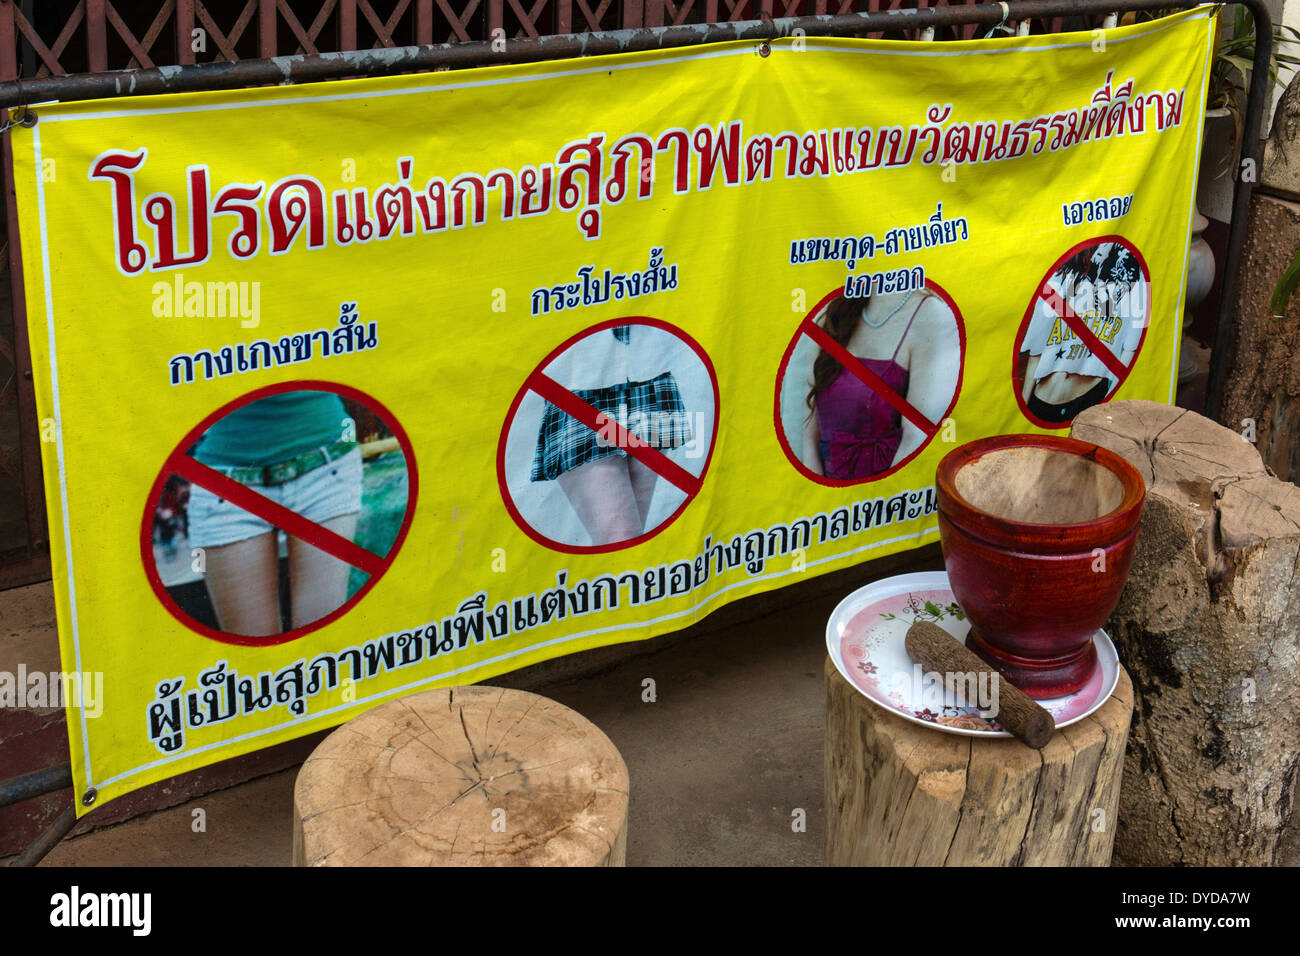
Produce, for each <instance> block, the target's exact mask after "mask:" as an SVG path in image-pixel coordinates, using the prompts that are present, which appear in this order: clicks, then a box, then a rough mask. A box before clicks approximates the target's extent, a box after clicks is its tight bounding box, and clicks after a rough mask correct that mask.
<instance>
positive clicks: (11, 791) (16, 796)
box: [0, 763, 72, 807]
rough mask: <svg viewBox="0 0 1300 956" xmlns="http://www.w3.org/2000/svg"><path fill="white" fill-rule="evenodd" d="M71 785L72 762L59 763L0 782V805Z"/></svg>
mask: <svg viewBox="0 0 1300 956" xmlns="http://www.w3.org/2000/svg"><path fill="white" fill-rule="evenodd" d="M70 786H72V764H69V763H65V764H60V765H59V766H57V767H49V768H47V769H45V770H37V771H36V772H35V773H28V774H24V775H23V776H21V777H14V778H13V779H12V780H6V781H5V782H4V783H0V807H7V806H9V805H10V804H14V803H22V802H23V801H24V800H31V799H32V798H33V797H39V796H43V795H44V794H47V793H54V792H55V791H56V790H62V789H63V788H64V787H70Z"/></svg>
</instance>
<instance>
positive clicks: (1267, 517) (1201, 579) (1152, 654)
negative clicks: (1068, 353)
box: [1071, 401, 1300, 866]
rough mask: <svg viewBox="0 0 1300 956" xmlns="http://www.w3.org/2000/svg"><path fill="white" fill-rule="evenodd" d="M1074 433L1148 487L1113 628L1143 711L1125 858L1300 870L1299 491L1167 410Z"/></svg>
mask: <svg viewBox="0 0 1300 956" xmlns="http://www.w3.org/2000/svg"><path fill="white" fill-rule="evenodd" d="M1071 434H1072V435H1073V436H1074V437H1075V438H1080V439H1083V440H1084V441H1089V442H1094V443H1096V444H1098V445H1101V446H1103V447H1106V448H1109V449H1111V450H1112V451H1115V452H1117V453H1118V454H1120V455H1123V456H1124V457H1125V458H1127V459H1128V460H1129V461H1130V462H1131V463H1132V464H1133V465H1135V466H1136V467H1137V468H1138V470H1139V471H1141V472H1142V476H1143V478H1145V479H1146V482H1147V498H1146V504H1145V506H1144V509H1143V514H1142V528H1141V531H1140V532H1139V535H1138V541H1137V547H1136V549H1135V553H1134V557H1133V566H1132V569H1131V570H1130V572H1129V578H1128V583H1127V585H1126V587H1125V590H1124V594H1123V596H1122V597H1121V598H1120V602H1119V605H1118V606H1117V607H1116V609H1115V611H1114V613H1113V614H1112V615H1111V618H1110V621H1109V622H1108V623H1107V625H1106V627H1107V631H1108V632H1109V633H1110V635H1111V637H1112V638H1113V639H1114V640H1115V643H1116V646H1117V648H1118V650H1119V655H1120V660H1121V661H1122V662H1123V663H1124V665H1125V666H1126V667H1127V668H1128V670H1129V672H1130V673H1131V674H1132V676H1133V684H1134V695H1135V704H1136V709H1135V714H1134V718H1133V730H1132V734H1131V737H1130V743H1129V753H1128V758H1127V761H1126V765H1125V771H1124V787H1123V791H1122V798H1121V806H1120V826H1119V831H1118V833H1117V835H1116V845H1115V857H1116V861H1117V862H1121V863H1128V864H1139V865H1176V864H1188V865H1196V866H1206V865H1236V864H1296V863H1300V815H1297V813H1296V810H1295V805H1296V799H1297V796H1298V794H1297V772H1298V771H1300V745H1298V742H1300V648H1298V647H1297V643H1298V639H1300V595H1297V585H1298V584H1300V579H1298V578H1297V571H1298V570H1300V488H1296V486H1295V485H1292V484H1290V483H1288V482H1285V481H1280V480H1278V479H1277V478H1275V477H1273V475H1271V474H1270V473H1269V471H1268V470H1267V469H1266V468H1265V466H1264V464H1263V462H1262V461H1261V459H1260V456H1259V453H1258V452H1257V451H1256V450H1255V448H1254V447H1253V446H1252V445H1251V444H1250V443H1249V442H1247V441H1245V440H1243V438H1242V436H1241V435H1240V434H1238V433H1237V432H1234V431H1232V430H1230V429H1227V428H1224V427H1222V426H1220V425H1217V424H1215V423H1214V422H1211V421H1210V420H1208V419H1206V418H1204V417H1202V416H1200V415H1197V414H1196V413H1194V412H1189V411H1185V410H1183V409H1179V408H1171V407H1169V406H1167V405H1160V404H1157V403H1154V402H1141V401H1122V402H1112V403H1109V404H1104V405H1097V406H1095V407H1093V408H1090V409H1088V410H1087V411H1085V412H1083V413H1082V414H1080V415H1079V416H1078V417H1077V418H1076V419H1075V420H1074V425H1073V428H1072V429H1071Z"/></svg>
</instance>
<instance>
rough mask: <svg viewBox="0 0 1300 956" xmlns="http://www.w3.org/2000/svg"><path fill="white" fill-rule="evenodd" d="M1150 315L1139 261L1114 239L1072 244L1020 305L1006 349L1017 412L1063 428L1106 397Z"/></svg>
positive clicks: (1130, 361)
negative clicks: (1010, 348)
mask: <svg viewBox="0 0 1300 956" xmlns="http://www.w3.org/2000/svg"><path fill="white" fill-rule="evenodd" d="M1150 320H1151V274H1150V271H1149V270H1148V269H1147V264H1146V260H1145V259H1143V258H1142V254H1141V253H1140V252H1138V250H1137V249H1136V248H1135V247H1134V246H1133V244H1132V243H1131V242H1129V241H1128V240H1127V239H1125V238H1123V237H1121V236H1100V237H1098V238H1095V239H1089V240H1087V241H1085V242H1081V243H1079V244H1078V245H1076V246H1074V247H1073V248H1072V249H1070V250H1069V251H1068V252H1066V253H1065V254H1064V255H1063V256H1061V257H1060V258H1059V259H1057V260H1056V262H1055V263H1053V265H1052V267H1051V268H1050V269H1049V270H1048V271H1047V275H1046V277H1045V278H1044V279H1043V281H1042V282H1041V283H1040V284H1039V286H1038V288H1037V289H1036V290H1035V292H1034V296H1033V298H1032V299H1031V300H1030V302H1029V306H1028V308H1026V310H1025V316H1024V319H1023V320H1022V322H1021V323H1020V330H1019V332H1018V333H1017V335H1016V344H1015V350H1014V352H1013V353H1012V366H1011V373H1012V384H1013V387H1014V390H1015V395H1016V401H1017V402H1018V403H1019V405H1020V411H1021V412H1022V413H1023V414H1024V416H1025V417H1026V418H1027V419H1029V421H1031V422H1033V423H1034V424H1035V425H1038V426H1040V427H1042V428H1064V427H1067V426H1068V425H1069V424H1070V423H1071V422H1072V421H1073V420H1074V417H1075V416H1076V415H1078V414H1079V413H1080V412H1081V411H1083V410H1084V409H1085V408H1091V407H1092V406H1093V405H1098V404H1100V403H1102V402H1106V401H1109V400H1110V399H1111V397H1112V396H1113V395H1114V394H1115V392H1116V391H1118V389H1119V387H1120V386H1121V385H1123V384H1124V381H1125V379H1127V378H1128V376H1129V374H1130V373H1131V372H1132V370H1133V366H1134V364H1135V363H1136V361H1137V356H1138V353H1139V352H1140V351H1141V350H1142V343H1143V342H1144V341H1145V340H1146V330H1147V326H1148V325H1149V324H1150Z"/></svg>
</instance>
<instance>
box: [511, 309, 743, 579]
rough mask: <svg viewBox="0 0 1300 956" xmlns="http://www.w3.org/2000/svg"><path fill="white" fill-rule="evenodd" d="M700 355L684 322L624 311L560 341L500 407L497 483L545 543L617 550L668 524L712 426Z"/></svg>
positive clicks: (703, 459) (527, 528)
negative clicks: (503, 416) (503, 410)
mask: <svg viewBox="0 0 1300 956" xmlns="http://www.w3.org/2000/svg"><path fill="white" fill-rule="evenodd" d="M717 412H718V382H717V376H716V375H715V373H714V370H713V364H712V362H711V361H710V360H709V357H708V355H707V354H706V353H705V352H704V350H703V349H702V348H701V347H700V345H699V343H697V342H696V341H695V340H694V339H692V338H691V337H690V336H689V335H687V334H686V333H685V332H683V331H682V330H681V329H678V328H676V327H675V326H672V325H670V324H668V323H667V322H663V321H660V320H658V319H652V318H645V317H640V316H637V317H625V318H619V319H611V320H609V321H606V322H601V323H600V324H598V325H594V326H592V327H590V328H588V329H585V330H584V331H582V332H579V333H578V334H577V335H575V336H573V337H571V338H569V339H568V340H566V341H565V342H563V343H562V344H561V345H560V346H559V347H558V348H556V349H555V350H554V351H552V352H551V353H550V354H549V355H547V356H546V358H545V359H543V360H542V362H541V364H540V365H539V366H538V367H537V368H536V369H535V370H534V371H533V372H532V373H531V374H530V375H528V376H527V378H526V379H525V381H524V384H523V386H522V388H520V390H519V392H518V393H517V394H516V395H515V398H514V401H513V402H512V403H511V405H510V409H509V411H508V412H507V414H506V420H505V424H504V426H503V427H502V430H501V439H500V442H499V444H498V448H497V480H498V484H499V485H500V488H501V497H502V500H503V501H504V503H505V506H506V510H507V511H509V513H510V516H511V517H512V518H513V519H514V521H515V523H516V524H518V525H519V527H520V529H521V530H523V531H524V533H525V534H527V535H528V536H529V537H530V538H532V539H533V540H534V541H536V542H537V543H539V544H541V545H543V546H544V547H547V548H550V549H552V550H556V551H563V552H567V553H571V554H591V553H600V552H608V551H615V550H619V549H621V548H627V547H631V546H633V545H635V544H639V543H641V542H643V541H646V540H648V539H650V538H652V537H653V536H655V535H656V534H658V533H659V532H661V531H662V530H663V529H664V528H666V527H668V525H670V524H671V523H672V522H673V521H675V520H676V519H677V517H678V516H679V515H680V514H681V513H682V511H684V510H685V508H686V506H687V505H688V504H690V502H691V500H693V499H694V497H695V496H696V494H698V493H699V490H700V487H701V485H702V484H703V481H704V476H705V473H706V472H707V471H708V467H709V462H710V461H711V459H712V456H713V447H714V443H715V440H716V438H717V428H718V420H717V419H718V415H717Z"/></svg>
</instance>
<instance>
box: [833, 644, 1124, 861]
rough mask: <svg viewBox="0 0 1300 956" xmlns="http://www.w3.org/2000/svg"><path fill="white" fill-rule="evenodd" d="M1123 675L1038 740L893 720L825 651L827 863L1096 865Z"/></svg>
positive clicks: (1105, 857) (1114, 769)
mask: <svg viewBox="0 0 1300 956" xmlns="http://www.w3.org/2000/svg"><path fill="white" fill-rule="evenodd" d="M1132 693H1133V690H1132V685H1131V684H1130V683H1129V679H1128V675H1127V674H1125V673H1124V672H1123V670H1121V671H1120V678H1119V684H1118V686H1117V687H1116V688H1115V692H1114V694H1113V695H1112V696H1111V698H1110V699H1109V700H1108V701H1106V703H1105V704H1103V705H1102V706H1101V707H1100V708H1099V709H1098V710H1097V712H1096V713H1094V714H1092V715H1091V716H1089V717H1086V718H1084V719H1083V720H1081V721H1079V722H1078V723H1076V724H1071V725H1070V726H1069V727H1063V728H1060V729H1058V730H1057V731H1056V733H1055V734H1054V735H1053V736H1052V738H1051V740H1049V741H1048V743H1047V745H1046V746H1045V747H1043V749H1042V750H1035V749H1033V748H1031V747H1027V746H1025V745H1024V744H1023V743H1021V742H1020V741H1018V740H1011V739H1008V738H994V739H991V740H980V739H978V738H974V737H962V736H957V735H955V734H948V733H943V732H941V731H938V730H934V729H931V728H928V727H922V726H920V725H918V724H914V723H911V722H909V721H906V720H903V719H902V718H901V717H897V716H895V715H893V714H891V713H889V712H888V711H887V710H885V709H884V708H882V707H880V706H879V705H877V704H875V703H872V702H871V701H869V700H868V699H867V698H866V697H865V696H863V695H862V694H861V693H859V692H858V690H857V689H856V688H854V687H853V686H852V685H851V684H850V683H849V682H848V681H846V680H845V679H844V678H843V676H841V674H840V672H839V671H838V670H836V669H835V665H834V664H833V663H831V661H830V660H829V659H827V661H826V843H825V859H826V863H827V864H829V865H832V866H1106V865H1107V864H1108V863H1109V862H1110V854H1111V846H1112V844H1113V842H1114V837H1115V817H1116V810H1117V808H1118V804H1119V785H1120V775H1121V770H1122V766H1123V760H1124V744H1125V739H1126V737H1127V734H1128V724H1129V716H1130V714H1131V713H1132V710H1133V698H1132Z"/></svg>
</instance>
